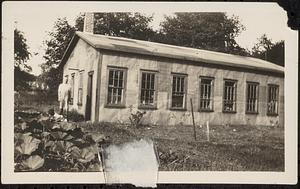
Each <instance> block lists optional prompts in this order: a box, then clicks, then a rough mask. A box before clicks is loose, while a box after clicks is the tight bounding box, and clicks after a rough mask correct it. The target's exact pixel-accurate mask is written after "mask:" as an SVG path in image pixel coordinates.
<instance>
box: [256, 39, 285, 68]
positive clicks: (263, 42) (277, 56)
mask: <svg viewBox="0 0 300 189" xmlns="http://www.w3.org/2000/svg"><path fill="white" fill-rule="evenodd" d="M257 40H258V42H257V43H256V44H255V45H254V47H253V48H252V52H251V55H252V56H253V57H256V58H260V59H263V60H267V61H270V62H273V63H275V64H277V65H280V66H284V41H278V42H276V43H274V42H272V40H271V39H269V38H268V37H267V35H266V34H263V35H262V36H261V37H260V38H258V39H257Z"/></svg>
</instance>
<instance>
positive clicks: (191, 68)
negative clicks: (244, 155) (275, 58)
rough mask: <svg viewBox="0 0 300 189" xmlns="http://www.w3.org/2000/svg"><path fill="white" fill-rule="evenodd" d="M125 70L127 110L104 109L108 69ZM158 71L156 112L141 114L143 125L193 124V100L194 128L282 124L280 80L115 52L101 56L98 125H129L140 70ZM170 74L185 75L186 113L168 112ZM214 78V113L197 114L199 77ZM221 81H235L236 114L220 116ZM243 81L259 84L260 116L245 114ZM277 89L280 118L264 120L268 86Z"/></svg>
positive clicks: (136, 100) (281, 82) (282, 87)
mask: <svg viewBox="0 0 300 189" xmlns="http://www.w3.org/2000/svg"><path fill="white" fill-rule="evenodd" d="M108 66H116V67H125V68H127V81H126V98H125V106H126V108H106V107H105V104H106V97H107V77H108V75H107V67H108ZM141 69H146V70H153V71H158V73H157V74H158V77H157V78H158V82H157V84H158V86H157V109H156V110H140V111H146V112H147V113H146V115H145V116H144V118H143V122H144V123H145V124H158V125H160V124H167V125H176V124H183V125H184V124H192V118H191V106H190V98H192V99H193V104H194V111H195V121H196V124H204V123H205V122H206V121H210V123H211V124H214V125H221V124H231V125H271V123H272V122H279V123H280V124H281V125H283V124H284V116H283V113H284V106H283V89H284V86H283V78H280V77H274V76H268V75H261V74H255V73H249V72H243V71H232V70H224V69H220V68H208V67H203V66H197V65H193V64H183V63H182V62H181V61H179V60H170V59H164V58H159V57H149V56H142V55H132V54H124V53H118V52H108V51H105V52H103V59H102V68H101V89H100V107H99V108H100V111H99V115H98V116H99V121H109V122H124V123H128V122H129V116H130V108H129V107H131V109H132V110H133V111H136V110H138V102H139V101H138V99H139V82H140V77H141V76H140V73H141V72H140V70H141ZM172 72H176V73H183V74H187V79H188V81H187V98H186V108H187V111H175V110H170V106H171V88H172V86H171V81H172V75H171V73H172ZM200 76H210V77H214V78H215V79H214V99H213V100H214V111H213V112H199V111H198V110H199V81H200V80H199V77H200ZM224 79H235V80H237V112H236V113H223V112H222V107H223V105H222V99H223V84H224ZM246 81H253V82H259V113H258V114H246V113H245V108H246V105H245V100H246V99H245V95H246ZM268 84H277V85H279V93H280V94H279V96H280V104H279V114H280V116H267V115H266V112H267V106H266V101H267V96H266V95H267V85H268Z"/></svg>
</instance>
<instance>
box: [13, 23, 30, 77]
mask: <svg viewBox="0 0 300 189" xmlns="http://www.w3.org/2000/svg"><path fill="white" fill-rule="evenodd" d="M26 41H27V40H26V38H25V36H24V33H23V32H21V31H20V30H18V29H14V59H15V63H14V65H15V67H18V68H20V69H23V70H25V71H31V67H30V66H29V65H27V64H26V61H27V60H29V58H30V56H31V53H30V52H29V47H28V45H27V43H26Z"/></svg>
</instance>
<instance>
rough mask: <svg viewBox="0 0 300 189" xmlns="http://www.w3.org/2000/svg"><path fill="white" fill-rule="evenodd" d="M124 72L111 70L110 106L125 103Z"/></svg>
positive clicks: (108, 99) (108, 96)
mask: <svg viewBox="0 0 300 189" xmlns="http://www.w3.org/2000/svg"><path fill="white" fill-rule="evenodd" d="M123 89H124V71H123V70H119V69H109V76H108V93H107V103H108V104H121V103H122V101H123Z"/></svg>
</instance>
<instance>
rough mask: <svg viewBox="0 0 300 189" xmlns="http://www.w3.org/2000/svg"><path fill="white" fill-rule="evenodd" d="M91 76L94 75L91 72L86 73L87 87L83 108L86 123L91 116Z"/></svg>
mask: <svg viewBox="0 0 300 189" xmlns="http://www.w3.org/2000/svg"><path fill="white" fill-rule="evenodd" d="M93 74H94V72H93V71H91V72H89V73H88V85H87V95H86V106H85V120H86V121H89V120H91V116H92V99H93V98H92V94H93Z"/></svg>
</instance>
